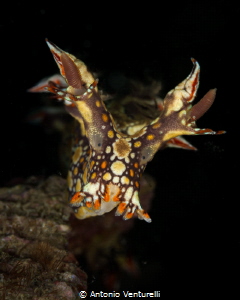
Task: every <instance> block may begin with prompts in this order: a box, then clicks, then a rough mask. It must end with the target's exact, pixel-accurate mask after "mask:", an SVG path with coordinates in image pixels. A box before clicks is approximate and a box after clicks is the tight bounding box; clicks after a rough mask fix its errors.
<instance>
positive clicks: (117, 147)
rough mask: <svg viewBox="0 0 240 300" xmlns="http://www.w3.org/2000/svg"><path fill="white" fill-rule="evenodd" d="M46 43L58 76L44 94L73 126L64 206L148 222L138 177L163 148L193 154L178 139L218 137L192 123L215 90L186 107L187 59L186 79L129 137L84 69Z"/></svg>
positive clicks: (193, 82)
mask: <svg viewBox="0 0 240 300" xmlns="http://www.w3.org/2000/svg"><path fill="white" fill-rule="evenodd" d="M47 44H48V46H49V48H50V50H51V52H52V54H53V57H54V59H55V61H56V63H57V65H58V67H59V69H60V73H61V76H62V77H60V78H59V77H58V76H57V77H56V78H54V77H53V79H50V81H49V82H48V84H47V90H48V91H49V92H51V93H53V94H55V96H56V97H57V98H58V99H59V100H63V101H64V104H65V107H66V110H67V111H68V112H69V113H70V114H71V115H72V116H73V118H75V119H76V120H77V122H78V127H77V129H76V137H75V143H74V148H73V153H72V164H71V167H70V170H69V173H68V187H69V192H70V205H71V206H72V207H73V208H74V211H75V215H76V217H77V218H79V219H85V218H87V217H91V216H98V215H103V214H105V213H106V212H109V211H111V210H113V209H114V208H115V207H116V215H117V216H119V215H123V219H125V220H127V219H129V218H131V217H132V216H133V215H134V214H136V215H137V216H138V218H139V219H143V220H145V221H147V222H151V219H150V217H149V215H148V213H147V212H145V211H144V209H143V208H142V207H141V204H140V200H139V189H140V178H141V175H142V174H143V171H144V169H145V168H146V165H147V163H148V162H149V161H150V160H152V159H153V157H154V155H155V153H156V152H157V151H158V150H159V149H161V148H163V147H165V146H171V145H173V146H174V145H175V146H177V145H180V146H182V147H185V148H190V149H191V148H192V149H194V147H191V146H190V144H188V143H187V142H185V141H184V140H183V139H182V138H181V137H180V136H182V135H202V134H221V133H223V131H217V132H216V131H213V130H211V129H200V128H197V127H196V120H197V119H199V118H200V117H201V116H202V115H203V114H204V113H205V112H206V111H207V110H208V109H209V108H210V106H211V105H212V103H213V101H214V99H215V95H216V89H211V90H210V91H209V92H208V93H207V94H206V95H205V96H204V97H203V98H202V99H201V100H200V101H199V102H198V103H197V104H195V105H193V106H192V102H193V100H194V98H195V96H196V93H197V89H198V85H199V72H200V67H199V64H198V62H197V61H196V60H195V59H192V63H193V69H192V71H191V73H190V75H189V76H188V77H187V78H186V79H185V80H183V81H182V82H181V83H180V84H178V85H177V86H176V87H175V88H174V89H173V90H171V91H170V92H169V93H168V94H167V95H166V97H165V99H164V100H163V103H162V105H161V108H160V106H159V111H158V114H157V117H155V118H154V119H152V120H151V121H150V122H148V124H143V126H142V127H141V128H139V126H138V127H137V128H138V129H137V130H135V132H134V131H133V133H131V134H129V133H128V132H126V131H125V132H123V131H122V130H121V129H120V128H118V126H117V123H116V122H115V121H114V119H113V117H112V114H111V113H110V112H109V111H108V109H107V108H106V106H105V103H104V101H103V99H102V96H101V94H100V92H99V90H98V81H97V80H96V79H95V78H94V76H93V75H92V73H90V72H89V71H88V69H87V67H86V65H85V64H84V63H83V62H82V61H81V60H79V59H77V58H76V57H75V56H73V55H72V54H69V53H67V52H65V51H63V50H61V49H60V48H58V47H57V46H56V45H54V44H53V43H51V42H49V41H47ZM63 79H64V80H63ZM40 85H41V84H40ZM35 90H36V89H35Z"/></svg>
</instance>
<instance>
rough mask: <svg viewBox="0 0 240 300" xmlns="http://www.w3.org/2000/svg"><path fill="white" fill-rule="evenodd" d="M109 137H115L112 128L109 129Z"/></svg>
mask: <svg viewBox="0 0 240 300" xmlns="http://www.w3.org/2000/svg"><path fill="white" fill-rule="evenodd" d="M108 137H109V138H111V139H112V138H113V137H114V132H113V131H112V130H109V131H108Z"/></svg>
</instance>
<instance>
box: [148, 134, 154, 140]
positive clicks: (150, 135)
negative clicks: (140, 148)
mask: <svg viewBox="0 0 240 300" xmlns="http://www.w3.org/2000/svg"><path fill="white" fill-rule="evenodd" d="M154 138H155V136H154V134H148V135H147V140H148V141H151V140H153V139H154Z"/></svg>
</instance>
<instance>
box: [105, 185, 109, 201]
mask: <svg viewBox="0 0 240 300" xmlns="http://www.w3.org/2000/svg"><path fill="white" fill-rule="evenodd" d="M104 201H105V202H109V201H110V190H109V185H107V186H106V192H105V194H104Z"/></svg>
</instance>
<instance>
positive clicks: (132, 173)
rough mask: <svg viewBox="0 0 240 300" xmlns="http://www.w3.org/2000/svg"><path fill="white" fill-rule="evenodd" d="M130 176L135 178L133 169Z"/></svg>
mask: <svg viewBox="0 0 240 300" xmlns="http://www.w3.org/2000/svg"><path fill="white" fill-rule="evenodd" d="M129 175H130V176H131V177H133V176H134V171H133V170H132V169H130V170H129Z"/></svg>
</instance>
